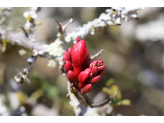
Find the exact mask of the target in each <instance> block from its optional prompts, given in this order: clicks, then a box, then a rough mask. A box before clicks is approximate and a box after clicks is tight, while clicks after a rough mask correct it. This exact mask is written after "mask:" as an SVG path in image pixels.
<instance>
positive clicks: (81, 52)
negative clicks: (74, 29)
mask: <svg viewBox="0 0 164 123" xmlns="http://www.w3.org/2000/svg"><path fill="white" fill-rule="evenodd" d="M86 51H87V50H86V49H85V41H84V40H80V41H79V42H77V43H75V44H74V46H73V48H72V62H73V67H74V73H75V75H76V77H78V75H79V73H80V72H81V69H82V64H83V62H84V60H85V58H86V53H87V52H86Z"/></svg>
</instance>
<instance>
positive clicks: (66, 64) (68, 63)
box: [64, 61, 73, 72]
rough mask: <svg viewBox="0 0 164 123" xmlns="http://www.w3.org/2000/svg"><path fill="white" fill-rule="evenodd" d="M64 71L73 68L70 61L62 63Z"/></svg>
mask: <svg viewBox="0 0 164 123" xmlns="http://www.w3.org/2000/svg"><path fill="white" fill-rule="evenodd" d="M64 68H65V71H66V72H68V71H69V70H73V67H72V64H71V62H70V61H66V62H65V64H64Z"/></svg>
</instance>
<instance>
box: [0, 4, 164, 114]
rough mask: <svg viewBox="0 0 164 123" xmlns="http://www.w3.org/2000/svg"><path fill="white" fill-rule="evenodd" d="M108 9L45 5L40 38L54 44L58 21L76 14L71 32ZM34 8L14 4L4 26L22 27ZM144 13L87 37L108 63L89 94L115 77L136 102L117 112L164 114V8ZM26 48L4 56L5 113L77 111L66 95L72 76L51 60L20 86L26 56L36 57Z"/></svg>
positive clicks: (0, 82)
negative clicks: (29, 12)
mask: <svg viewBox="0 0 164 123" xmlns="http://www.w3.org/2000/svg"><path fill="white" fill-rule="evenodd" d="M106 9H108V8H105V7H104V8H96V7H92V8H85V7H84V8H80V7H78V8H76V7H66V8H58V7H56V8H41V11H40V12H39V13H38V18H37V20H38V21H40V22H41V23H42V25H40V26H36V27H35V36H36V39H37V40H39V41H42V42H45V43H48V44H49V43H51V42H53V41H54V40H55V39H56V34H57V32H58V30H57V28H56V27H57V23H56V22H55V19H57V20H58V21H59V22H62V23H67V22H68V21H69V19H70V18H73V19H74V22H73V23H72V24H70V25H69V26H68V27H67V29H66V33H70V32H72V31H73V30H74V29H75V28H77V27H78V26H82V25H83V24H85V23H87V22H88V21H92V20H94V19H95V18H98V17H99V15H100V14H101V13H103V12H105V10H106ZM28 10H29V8H12V11H11V12H10V13H8V15H7V16H6V20H5V21H4V24H6V25H9V24H11V25H12V27H13V29H14V30H15V31H19V30H20V26H23V25H24V24H25V22H26V19H25V18H24V16H23V13H24V12H25V11H28ZM138 15H139V18H138V19H136V20H131V21H129V22H124V21H122V25H121V26H107V27H104V28H99V29H98V30H97V32H96V33H95V35H88V36H87V37H85V38H84V39H85V40H86V46H87V48H88V50H89V52H90V55H93V54H95V53H97V52H98V51H99V50H101V49H105V52H103V53H102V54H101V55H100V57H99V58H100V59H102V60H104V64H105V65H106V68H105V73H104V74H103V76H102V78H101V80H100V81H99V83H98V84H96V85H94V86H93V89H92V91H91V92H90V93H88V94H87V95H88V96H89V97H90V98H91V99H93V98H94V96H95V95H96V94H97V93H98V92H100V91H102V88H103V87H105V86H106V82H107V81H108V80H109V79H111V78H112V79H113V80H114V84H116V85H117V86H118V87H119V88H120V89H121V93H122V99H129V100H130V101H131V105H130V106H123V105H122V106H121V105H120V106H117V107H116V108H114V112H115V113H116V114H118V113H119V114H122V115H127V116H133V115H137V116H139V115H153V116H154V115H164V105H163V104H164V98H163V97H164V8H145V9H144V10H141V11H138ZM0 47H1V48H2V43H1V44H0ZM22 49H23V50H26V49H24V48H22V47H19V46H16V45H11V44H7V49H6V51H5V52H4V53H1V54H0V107H1V108H0V115H64V116H71V115H74V114H73V109H72V107H71V106H70V104H69V98H68V97H67V98H66V94H67V79H66V77H65V76H63V75H62V74H61V73H60V72H59V70H58V68H57V67H56V68H51V67H48V66H47V64H48V60H47V59H44V58H38V59H37V61H36V63H35V66H34V68H33V69H32V70H31V72H30V74H29V80H30V82H31V83H30V84H28V83H25V84H24V85H22V86H20V85H19V84H17V83H16V82H15V81H14V79H13V77H14V76H15V75H16V74H17V73H18V72H19V71H20V70H22V69H23V68H24V67H26V66H27V65H28V63H27V62H26V60H27V58H28V57H30V55H31V52H29V51H27V50H26V54H25V55H23V56H21V55H20V54H19V51H20V50H22ZM8 110H10V114H8Z"/></svg>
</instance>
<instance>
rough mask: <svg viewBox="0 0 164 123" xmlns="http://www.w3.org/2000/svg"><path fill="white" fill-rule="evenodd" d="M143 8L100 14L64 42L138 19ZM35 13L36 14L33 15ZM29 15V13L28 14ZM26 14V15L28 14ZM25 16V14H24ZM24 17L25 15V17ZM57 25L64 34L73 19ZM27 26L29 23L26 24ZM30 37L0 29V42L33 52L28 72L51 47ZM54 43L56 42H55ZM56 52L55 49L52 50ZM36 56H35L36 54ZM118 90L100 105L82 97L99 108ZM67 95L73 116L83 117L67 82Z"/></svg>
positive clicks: (116, 10) (115, 9) (79, 104)
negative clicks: (39, 56) (122, 21)
mask: <svg viewBox="0 0 164 123" xmlns="http://www.w3.org/2000/svg"><path fill="white" fill-rule="evenodd" d="M141 9H144V8H140V7H136V8H126V7H120V8H113V9H107V10H106V13H102V14H101V15H100V16H99V18H96V19H94V20H93V21H90V22H88V23H87V24H84V25H83V26H82V27H78V28H77V29H75V30H74V31H73V32H72V33H70V34H67V36H66V37H65V41H66V42H70V41H73V40H74V39H75V38H76V37H77V36H79V37H81V38H84V37H85V36H86V35H88V34H92V35H93V34H94V32H95V28H98V27H104V26H107V25H112V24H113V25H120V24H121V19H122V20H125V21H129V20H130V19H135V18H138V16H137V10H141ZM35 10H38V9H36V8H34V9H31V10H30V11H32V12H31V13H33V12H34V13H33V15H32V16H30V17H29V16H27V19H29V21H30V22H31V23H33V20H32V19H33V18H35V17H36V13H37V12H38V11H35ZM113 10H114V11H115V13H114V12H113ZM35 12H36V13H35ZM29 13H30V12H29ZM29 13H28V14H29ZM26 14H27V13H26ZM25 16H26V15H25ZM55 21H56V22H57V23H58V30H59V32H60V33H61V34H63V33H64V32H65V28H66V26H67V25H68V24H70V23H72V22H73V19H70V21H69V22H68V23H67V24H65V25H63V24H61V23H59V22H58V21H57V20H55ZM27 24H29V23H27ZM34 26H35V25H33V27H32V28H29V29H31V31H33V28H34ZM23 30H24V31H25V32H26V30H28V29H27V28H26V25H25V26H24V27H23ZM30 35H31V36H30V37H29V34H27V33H25V34H23V33H17V32H14V31H7V30H6V29H4V28H2V27H0V38H1V39H2V40H8V41H9V42H10V43H11V44H17V45H19V46H23V47H26V48H28V49H30V50H31V51H33V52H34V54H33V55H32V56H31V57H30V58H29V59H28V62H29V66H28V67H27V70H28V72H29V70H30V68H31V67H32V66H33V64H34V62H35V60H36V57H37V55H43V54H44V53H47V55H49V56H51V55H50V54H51V53H50V51H49V50H48V48H49V47H50V46H51V44H50V45H48V44H43V43H41V42H39V41H36V40H35V38H34V35H33V34H30ZM55 42H56V41H55ZM54 50H56V49H54ZM103 51H105V50H104V49H102V50H100V51H99V52H98V53H97V54H95V55H93V56H92V57H91V59H94V58H96V57H98V56H99V55H100V54H101V53H102V52H103ZM35 53H36V54H37V55H36V54H35ZM30 63H31V64H30ZM117 92H118V90H117V91H116V92H115V93H114V95H113V97H112V98H108V99H106V100H105V101H103V102H102V103H100V104H93V102H92V101H91V100H90V99H89V98H88V97H87V96H86V95H83V97H84V98H85V100H86V102H87V104H88V105H89V106H90V107H92V108H93V107H100V106H103V105H105V104H108V103H109V102H110V101H111V100H112V99H113V98H114V97H115V96H116V95H117ZM68 94H69V96H70V100H71V101H70V103H71V105H72V107H73V109H74V112H75V115H76V116H81V115H84V114H85V112H86V111H87V107H84V106H83V105H82V104H81V103H80V102H79V99H78V97H77V94H76V92H75V91H74V90H73V88H72V86H71V84H70V82H69V81H68Z"/></svg>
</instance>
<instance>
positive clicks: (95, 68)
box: [92, 66, 98, 76]
mask: <svg viewBox="0 0 164 123" xmlns="http://www.w3.org/2000/svg"><path fill="white" fill-rule="evenodd" d="M97 73H98V67H97V66H95V67H93V69H92V76H95V75H96V74H97Z"/></svg>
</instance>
